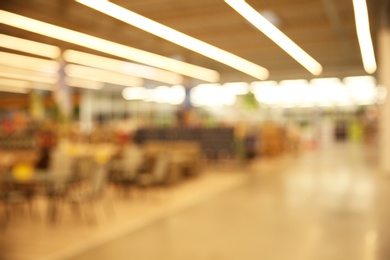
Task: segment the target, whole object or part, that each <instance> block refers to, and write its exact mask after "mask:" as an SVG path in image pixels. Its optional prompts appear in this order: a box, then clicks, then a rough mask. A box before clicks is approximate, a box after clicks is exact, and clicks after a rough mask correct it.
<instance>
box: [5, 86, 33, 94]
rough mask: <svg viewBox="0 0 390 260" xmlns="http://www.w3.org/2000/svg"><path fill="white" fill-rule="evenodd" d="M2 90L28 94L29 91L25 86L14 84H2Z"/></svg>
mask: <svg viewBox="0 0 390 260" xmlns="http://www.w3.org/2000/svg"><path fill="white" fill-rule="evenodd" d="M0 92H11V93H19V94H26V93H28V92H29V91H28V90H27V89H25V88H14V87H12V86H6V85H2V84H0Z"/></svg>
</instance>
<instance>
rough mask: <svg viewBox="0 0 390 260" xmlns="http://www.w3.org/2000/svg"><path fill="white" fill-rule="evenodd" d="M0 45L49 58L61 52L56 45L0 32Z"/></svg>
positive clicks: (54, 57)
mask: <svg viewBox="0 0 390 260" xmlns="http://www.w3.org/2000/svg"><path fill="white" fill-rule="evenodd" d="M0 47H3V48H6V49H11V50H16V51H21V52H26V53H31V54H35V55H38V56H42V57H46V58H51V59H56V58H58V57H59V56H60V54H61V50H60V48H58V47H57V46H53V45H49V44H45V43H40V42H34V41H30V40H25V39H22V38H17V37H13V36H9V35H5V34H0Z"/></svg>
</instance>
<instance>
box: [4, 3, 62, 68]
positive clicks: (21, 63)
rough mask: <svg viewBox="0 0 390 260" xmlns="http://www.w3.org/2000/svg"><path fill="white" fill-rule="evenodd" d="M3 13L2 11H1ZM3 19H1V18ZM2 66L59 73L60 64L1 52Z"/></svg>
mask: <svg viewBox="0 0 390 260" xmlns="http://www.w3.org/2000/svg"><path fill="white" fill-rule="evenodd" d="M0 12H1V11H0ZM0 19H1V18H0ZM0 64H1V65H6V66H11V67H15V68H22V69H29V70H35V71H42V72H50V73H54V72H57V71H58V69H59V64H58V62H56V61H52V60H45V59H39V58H33V57H28V56H24V55H19V54H13V53H7V52H0Z"/></svg>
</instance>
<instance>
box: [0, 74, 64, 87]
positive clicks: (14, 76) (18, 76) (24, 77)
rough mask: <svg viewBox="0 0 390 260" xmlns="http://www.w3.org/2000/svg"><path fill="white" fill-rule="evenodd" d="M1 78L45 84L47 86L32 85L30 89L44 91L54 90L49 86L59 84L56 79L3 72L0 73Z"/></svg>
mask: <svg viewBox="0 0 390 260" xmlns="http://www.w3.org/2000/svg"><path fill="white" fill-rule="evenodd" d="M0 77H3V78H9V79H17V80H24V81H31V82H37V83H44V84H45V85H39V86H37V85H35V84H31V86H30V88H35V89H42V90H53V88H52V86H49V85H53V84H55V83H56V82H57V81H56V80H55V79H52V78H46V77H39V76H31V75H22V74H17V73H7V72H1V71H0ZM47 84H48V85H47Z"/></svg>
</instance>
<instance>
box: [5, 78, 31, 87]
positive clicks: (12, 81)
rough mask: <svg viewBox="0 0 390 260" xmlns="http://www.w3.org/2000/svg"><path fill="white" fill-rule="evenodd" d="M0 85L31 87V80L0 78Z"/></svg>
mask: <svg viewBox="0 0 390 260" xmlns="http://www.w3.org/2000/svg"><path fill="white" fill-rule="evenodd" d="M0 85H1V86H8V87H15V88H29V87H31V82H28V81H25V80H17V79H3V78H0Z"/></svg>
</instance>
